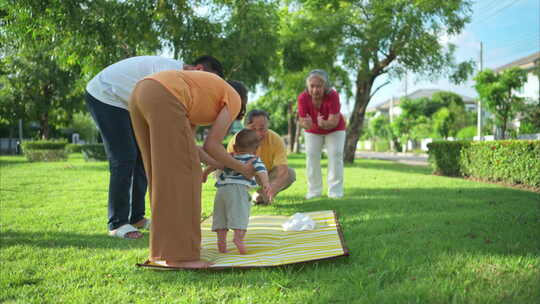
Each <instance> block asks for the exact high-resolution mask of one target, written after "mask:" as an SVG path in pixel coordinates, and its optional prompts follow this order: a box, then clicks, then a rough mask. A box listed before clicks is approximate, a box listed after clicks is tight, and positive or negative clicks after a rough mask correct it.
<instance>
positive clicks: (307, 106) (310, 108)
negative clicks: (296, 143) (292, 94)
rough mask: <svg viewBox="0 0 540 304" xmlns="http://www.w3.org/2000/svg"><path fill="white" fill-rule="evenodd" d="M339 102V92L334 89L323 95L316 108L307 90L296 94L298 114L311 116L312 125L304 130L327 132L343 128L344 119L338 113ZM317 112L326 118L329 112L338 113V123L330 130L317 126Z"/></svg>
mask: <svg viewBox="0 0 540 304" xmlns="http://www.w3.org/2000/svg"><path fill="white" fill-rule="evenodd" d="M340 110H341V104H340V102H339V94H338V93H337V92H336V90H331V91H330V92H329V93H328V94H325V95H324V98H323V101H322V103H321V106H320V107H319V108H316V107H315V105H314V104H313V101H312V99H311V95H309V93H308V92H307V91H304V92H302V93H301V94H300V95H299V96H298V115H300V117H306V116H307V115H308V114H309V116H311V120H312V121H313V125H312V127H311V128H310V129H307V130H306V132H309V133H314V134H328V133H332V132H334V131H342V130H345V127H346V126H345V119H343V115H341V114H340ZM319 113H320V114H322V116H323V118H324V119H325V120H326V119H328V117H329V116H330V114H340V115H339V122H338V125H337V126H336V127H335V128H333V129H330V130H324V129H321V128H320V127H319V125H318V124H317V117H318V116H319Z"/></svg>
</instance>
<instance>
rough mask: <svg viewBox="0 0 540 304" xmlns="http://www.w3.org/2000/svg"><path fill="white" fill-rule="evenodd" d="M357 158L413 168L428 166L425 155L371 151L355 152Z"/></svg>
mask: <svg viewBox="0 0 540 304" xmlns="http://www.w3.org/2000/svg"><path fill="white" fill-rule="evenodd" d="M356 157H357V158H367V159H380V160H390V161H395V162H398V163H403V164H407V165H415V166H427V165H429V163H428V161H427V158H428V156H427V154H413V153H402V152H371V151H356Z"/></svg>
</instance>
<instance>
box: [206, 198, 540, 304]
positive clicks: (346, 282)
mask: <svg viewBox="0 0 540 304" xmlns="http://www.w3.org/2000/svg"><path fill="white" fill-rule="evenodd" d="M285 194H286V193H283V195H280V197H279V201H282V202H287V203H283V204H280V203H279V201H276V204H275V205H273V206H272V207H270V208H275V209H274V210H272V211H271V213H276V212H277V213H280V214H286V215H292V214H294V213H296V212H310V211H319V210H336V213H337V215H338V219H339V222H340V225H341V227H342V230H343V233H344V239H345V244H346V246H347V247H348V249H349V251H350V256H349V257H348V258H343V259H335V260H328V261H321V262H314V263H308V264H295V265H289V266H284V267H280V268H279V269H278V270H272V271H283V272H286V273H291V277H294V279H292V281H291V286H286V285H285V284H286V283H287V281H286V280H285V283H283V282H280V284H281V285H284V286H285V288H291V289H292V288H295V287H296V288H302V287H300V286H298V283H296V282H309V283H303V285H304V286H303V288H310V289H314V290H315V289H317V288H318V287H317V286H316V285H317V284H318V285H319V286H324V284H330V285H332V288H331V289H330V290H329V292H327V293H325V294H321V295H316V294H314V295H313V296H311V297H309V298H307V299H305V303H352V302H355V299H354V298H352V297H354V296H358V293H356V294H355V292H354V291H348V292H347V290H355V289H358V288H359V286H362V290H364V291H366V292H371V295H370V296H371V297H372V298H371V299H372V300H373V299H374V298H376V297H377V295H378V293H379V292H381V293H382V292H384V293H385V294H386V295H387V296H388V295H389V294H392V292H393V291H392V290H393V289H396V290H397V289H399V290H400V291H398V292H399V293H401V294H400V296H402V297H404V298H403V299H402V300H403V301H401V302H424V303H433V302H441V303H446V302H451V301H450V300H451V299H446V300H445V299H441V298H440V297H441V296H449V297H452V293H453V291H451V292H446V291H440V292H433V293H424V294H423V293H422V287H416V285H415V281H414V280H417V279H418V280H422V279H424V280H428V281H431V280H435V282H433V283H435V284H439V285H438V286H440V284H445V283H444V282H445V280H446V279H440V280H439V279H438V276H446V275H450V276H451V275H452V274H454V273H455V271H458V270H457V269H459V267H469V264H468V263H470V264H471V265H478V266H476V267H478V271H483V270H484V269H483V267H484V266H483V265H485V264H487V266H485V267H486V271H487V272H489V270H488V269H489V267H490V266H489V265H490V263H494V262H493V259H492V257H493V258H495V260H496V259H497V258H496V257H497V256H504V257H506V258H507V259H508V260H509V261H510V260H512V259H515V258H518V259H519V257H529V258H535V257H539V256H540V240H539V239H538V237H537V236H538V231H540V213H539V212H538V211H539V208H540V196H539V195H538V194H536V193H528V192H523V191H518V190H514V189H506V188H500V189H497V188H474V189H464V188H461V189H460V188H455V189H446V188H432V189H423V188H412V189H380V188H373V189H357V190H354V191H349V192H348V194H347V196H346V197H345V198H343V199H329V198H326V197H322V198H318V199H313V200H309V201H306V200H303V199H300V198H299V197H298V196H287V195H285ZM257 212H258V213H259V214H264V209H263V210H261V209H258V210H257ZM269 213H270V211H269ZM446 263H448V264H450V265H453V266H449V265H447V264H446ZM509 263H510V262H509ZM455 265H463V266H455ZM454 267H458V268H454ZM523 267H531V265H529V266H526V265H525V266H523ZM321 269H322V273H325V274H326V276H327V277H328V276H329V275H330V274H332V273H335V274H336V277H334V278H332V279H330V278H329V279H327V280H324V279H322V278H321V277H320V272H319V271H321ZM237 271H239V270H231V271H230V272H227V273H237ZM261 271H263V270H261ZM517 271H522V270H521V269H520V270H517ZM431 272H433V273H431ZM465 272H466V271H465ZM528 273H530V271H523V272H522V273H521V276H516V277H515V278H513V279H505V278H504V277H503V276H501V277H497V278H500V279H502V282H503V283H501V284H522V285H523V286H526V285H531V284H532V283H531V282H533V281H534V278H533V275H534V273H532V274H531V275H528ZM490 275H491V274H490ZM479 276H480V277H481V276H482V274H480V275H479ZM312 277H316V278H317V279H316V280H312V279H311V278H312ZM468 279H470V277H468ZM216 280H217V279H216ZM254 284H255V285H259V284H260V285H261V288H262V287H263V286H264V284H263V283H260V282H255V283H254ZM312 284H313V285H312ZM418 284H427V283H425V281H422V282H418ZM429 284H430V285H431V283H429ZM281 285H280V286H281ZM458 285H459V284H458ZM231 286H234V284H231ZM508 287H509V288H513V287H511V286H510V285H509V286H508ZM320 288H321V289H322V290H324V287H320ZM457 288H461V285H459V286H458V287H457ZM340 291H341V292H340ZM368 298H369V296H368V297H364V300H366V299H368ZM410 299H412V300H411V301H409V300H410ZM386 300H388V298H386ZM447 300H448V301H447ZM370 302H375V303H376V302H377V301H370ZM383 302H384V301H383ZM390 302H391V303H400V300H396V301H390Z"/></svg>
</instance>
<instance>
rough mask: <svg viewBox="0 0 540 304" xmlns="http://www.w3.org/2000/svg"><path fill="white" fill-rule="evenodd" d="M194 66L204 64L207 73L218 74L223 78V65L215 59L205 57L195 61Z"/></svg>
mask: <svg viewBox="0 0 540 304" xmlns="http://www.w3.org/2000/svg"><path fill="white" fill-rule="evenodd" d="M193 64H194V65H197V64H202V65H203V66H204V69H205V70H206V71H208V72H212V73H216V74H217V75H218V76H219V77H221V78H223V65H221V62H220V61H219V60H217V59H216V58H215V57H212V56H210V55H204V56H201V57H199V58H197V59H195V61H194V62H193Z"/></svg>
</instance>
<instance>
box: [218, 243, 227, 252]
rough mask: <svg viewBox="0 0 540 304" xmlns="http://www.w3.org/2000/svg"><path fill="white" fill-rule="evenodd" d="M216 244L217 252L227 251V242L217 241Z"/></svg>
mask: <svg viewBox="0 0 540 304" xmlns="http://www.w3.org/2000/svg"><path fill="white" fill-rule="evenodd" d="M217 246H218V250H219V252H221V253H226V252H227V243H226V242H225V241H223V242H218V244H217Z"/></svg>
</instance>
